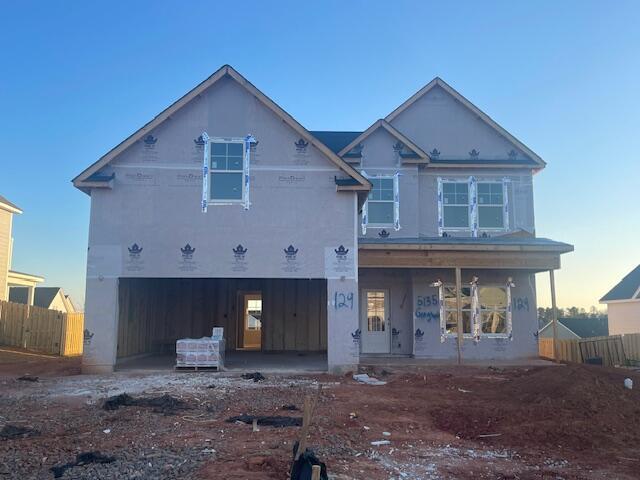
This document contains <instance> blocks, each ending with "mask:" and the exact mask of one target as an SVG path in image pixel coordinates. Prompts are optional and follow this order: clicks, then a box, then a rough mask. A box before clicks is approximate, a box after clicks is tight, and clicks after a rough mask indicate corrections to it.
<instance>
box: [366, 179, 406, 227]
mask: <svg viewBox="0 0 640 480" xmlns="http://www.w3.org/2000/svg"><path fill="white" fill-rule="evenodd" d="M395 177H396V176H395V175H373V176H371V177H368V178H369V179H376V180H391V185H392V189H393V198H391V200H369V195H370V194H371V192H369V195H367V201H366V202H365V203H366V204H367V207H366V208H367V220H369V218H370V217H369V201H371V202H372V203H390V204H391V207H392V212H393V220H391V222H389V223H369V222H367V228H389V227H393V226H394V225H395V216H396V214H395V208H396V207H395V204H396V201H395V198H396V196H397V193H398V192H397V191H396V183H397V182H396V181H395Z"/></svg>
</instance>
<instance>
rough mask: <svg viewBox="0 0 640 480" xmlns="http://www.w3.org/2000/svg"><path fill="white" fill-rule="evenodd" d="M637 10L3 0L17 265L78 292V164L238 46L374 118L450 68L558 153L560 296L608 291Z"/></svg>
mask: <svg viewBox="0 0 640 480" xmlns="http://www.w3.org/2000/svg"><path fill="white" fill-rule="evenodd" d="M639 24H640V2H637V1H616V2H606V3H605V2H595V1H594V2H589V1H552V0H549V1H529V2H525V1H519V2H514V1H496V2H491V1H488V2H475V1H473V2H441V1H437V2H431V1H398V0H394V1H393V2H390V1H389V2H381V1H344V0H342V1H315V2H294V1H288V2H284V1H283V2H266V1H261V2H196V1H185V2H176V1H154V2H136V1H133V2H131V1H127V2H113V1H111V2H98V1H95V2H93V1H92V2H80V1H75V2H74V1H65V2H28V1H20V2H8V1H5V2H3V4H2V15H1V16H0V45H2V47H1V48H0V65H1V70H0V71H1V72H2V74H1V75H0V106H1V107H2V108H1V111H2V115H1V116H0V132H2V133H0V166H1V168H0V194H2V195H4V196H6V197H7V198H9V199H10V200H12V201H13V202H15V203H16V204H18V205H19V206H20V207H21V208H22V209H23V210H24V214H23V215H21V216H18V217H17V218H16V219H15V222H14V238H15V246H14V261H13V268H14V269H16V270H20V271H27V272H30V273H37V274H41V275H43V276H45V277H46V279H47V284H48V285H59V286H62V287H64V288H65V289H66V290H67V292H69V293H70V294H71V295H72V297H73V298H74V299H75V300H76V303H80V304H81V303H82V302H83V298H84V273H85V265H86V246H87V235H88V219H89V197H87V196H86V195H85V194H83V193H81V192H79V191H78V190H76V189H74V188H73V187H72V186H71V183H70V179H71V178H73V177H74V176H75V175H76V174H78V173H79V172H80V171H82V170H83V169H84V168H85V167H86V166H88V165H89V164H91V163H92V162H94V161H95V160H96V159H98V158H99V157H100V156H101V155H102V154H104V153H105V152H106V151H107V150H109V149H110V148H112V147H113V146H115V145H116V144H118V143H119V142H120V141H121V140H122V139H124V138H125V137H126V136H128V135H130V134H131V133H132V132H133V131H135V130H136V129H138V128H139V127H140V126H142V125H143V124H144V123H146V122H147V121H148V120H150V119H151V118H152V117H153V116H154V115H155V114H157V113H158V112H160V111H161V110H162V109H164V108H165V107H166V106H168V105H169V104H170V103H172V102H173V101H174V100H175V99H177V98H178V97H180V96H181V95H183V94H184V93H185V92H187V91H188V90H189V89H191V88H192V87H193V86H195V85H196V84H197V83H199V82H200V81H202V80H203V79H204V78H206V77H207V76H208V75H210V74H211V73H212V72H213V71H215V70H216V69H217V68H219V67H220V66H221V65H223V64H225V63H229V64H231V65H233V66H234V67H235V68H236V69H237V70H239V71H240V72H241V73H242V74H243V75H244V76H246V77H247V78H248V79H249V80H250V81H251V82H252V83H254V84H255V85H256V86H257V87H258V88H260V89H261V90H262V91H263V92H265V93H266V94H267V95H268V96H270V97H271V98H272V99H273V100H275V101H276V102H277V103H278V104H279V105H281V106H282V107H283V108H284V109H285V110H287V111H288V112H289V113H291V114H292V115H293V116H294V117H296V119H297V120H299V121H300V122H301V123H302V124H303V125H304V126H306V127H307V128H309V129H345V130H358V129H365V128H366V127H368V126H369V125H370V124H371V123H372V122H373V121H374V120H375V119H377V118H380V117H382V116H384V115H386V114H387V113H389V112H390V111H391V110H393V109H394V108H395V107H396V106H398V105H399V104H400V103H402V102H403V101H404V100H405V99H406V98H407V97H409V96H410V95H411V94H413V93H414V92H415V91H416V90H418V89H419V88H420V87H422V86H423V85H424V84H426V83H427V82H429V81H430V80H431V79H432V78H433V77H434V76H436V75H438V76H441V77H442V78H444V79H445V80H446V81H447V82H448V83H450V84H451V85H452V86H453V87H454V88H456V89H457V90H458V91H460V92H461V93H462V94H463V95H465V96H466V97H467V98H469V99H470V100H471V101H472V102H474V103H475V104H476V105H477V106H479V107H480V108H481V109H483V110H484V111H485V112H486V113H488V114H489V115H490V116H492V117H493V118H494V119H495V120H496V121H497V122H498V123H500V124H501V125H502V126H504V127H505V128H506V129H507V130H509V131H510V132H511V133H512V134H514V135H515V136H516V137H518V138H519V139H520V140H522V141H523V142H524V143H525V144H527V145H528V146H529V147H531V148H532V149H533V150H534V151H536V152H537V153H538V154H539V155H541V156H542V157H543V158H544V159H545V160H546V161H547V163H548V167H547V168H546V169H545V170H544V171H543V172H542V173H540V174H539V175H537V176H536V177H535V180H534V182H535V189H536V190H535V196H536V224H537V232H538V235H539V236H546V237H550V238H553V239H556V240H562V241H566V242H569V243H572V244H574V245H575V248H576V251H575V252H574V253H572V254H569V255H566V256H565V257H564V258H563V268H562V270H561V271H560V272H559V273H558V274H557V282H558V297H559V300H558V301H559V304H560V305H562V306H570V305H578V306H583V307H589V306H590V305H596V303H597V300H598V298H599V297H600V296H601V295H602V294H604V293H605V292H606V290H607V289H608V288H609V287H611V286H612V285H613V284H614V283H615V282H617V281H618V279H619V278H620V277H621V276H622V275H623V274H625V273H627V272H628V271H629V270H631V269H632V268H633V267H634V266H636V265H637V264H638V263H640V250H639V249H638V241H639V240H638V236H639V234H640V214H639V213H638V205H640V188H639V187H640V185H639V181H640V180H639V179H640V175H639V174H640V161H639V160H638V158H637V157H638V155H640V134H639V132H640V113H639V112H640V88H639V85H640V83H639V80H638V79H639V78H640V29H639V28H638V25H639ZM538 292H539V297H540V298H539V300H540V302H539V303H541V304H542V305H544V304H546V303H548V298H549V295H548V282H547V281H546V277H544V278H543V279H541V280H540V281H539V286H538Z"/></svg>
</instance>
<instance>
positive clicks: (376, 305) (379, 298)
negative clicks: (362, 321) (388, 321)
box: [367, 292, 385, 332]
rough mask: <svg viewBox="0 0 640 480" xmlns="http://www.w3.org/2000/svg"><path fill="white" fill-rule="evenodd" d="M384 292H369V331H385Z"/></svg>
mask: <svg viewBox="0 0 640 480" xmlns="http://www.w3.org/2000/svg"><path fill="white" fill-rule="evenodd" d="M384 297H385V294H384V292H367V331H369V332H384V331H385V305H384Z"/></svg>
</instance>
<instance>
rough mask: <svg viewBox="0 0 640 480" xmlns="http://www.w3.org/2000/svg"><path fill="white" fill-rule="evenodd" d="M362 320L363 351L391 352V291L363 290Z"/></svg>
mask: <svg viewBox="0 0 640 480" xmlns="http://www.w3.org/2000/svg"><path fill="white" fill-rule="evenodd" d="M361 305H362V308H361V309H360V312H361V320H360V332H361V336H360V338H361V343H362V353H389V352H390V351H391V329H390V326H389V291H388V290H363V291H362V303H361Z"/></svg>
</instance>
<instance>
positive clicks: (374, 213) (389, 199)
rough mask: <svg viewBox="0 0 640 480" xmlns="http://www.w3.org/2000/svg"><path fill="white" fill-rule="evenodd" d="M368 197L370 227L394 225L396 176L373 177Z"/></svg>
mask: <svg viewBox="0 0 640 480" xmlns="http://www.w3.org/2000/svg"><path fill="white" fill-rule="evenodd" d="M369 180H370V182H371V185H372V188H371V191H370V192H369V197H368V199H367V214H368V216H369V218H368V224H369V226H370V227H376V226H380V227H382V226H384V227H387V226H393V224H394V215H395V213H394V211H395V209H394V196H395V195H394V193H395V188H394V185H395V182H394V177H373V178H370V179H369Z"/></svg>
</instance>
